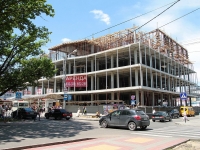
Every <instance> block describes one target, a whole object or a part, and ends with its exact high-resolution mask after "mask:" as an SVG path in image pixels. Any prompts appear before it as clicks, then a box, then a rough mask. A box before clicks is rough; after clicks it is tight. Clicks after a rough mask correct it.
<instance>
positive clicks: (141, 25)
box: [136, 0, 180, 30]
mask: <svg viewBox="0 0 200 150" xmlns="http://www.w3.org/2000/svg"><path fill="white" fill-rule="evenodd" d="M179 1H180V0H177V1H176V2H175V3H173V4H172V5H171V6H169V7H168V8H167V9H165V10H163V11H162V12H161V13H159V14H158V15H157V16H155V17H153V18H152V19H150V20H149V21H147V22H146V23H145V24H143V25H141V26H140V27H139V28H137V29H136V30H138V29H140V28H142V27H143V26H145V25H146V24H148V23H149V22H151V21H152V20H154V19H155V18H157V17H158V16H160V15H161V14H162V13H164V12H165V11H167V10H168V9H170V8H171V7H172V6H174V5H175V4H176V3H177V2H179Z"/></svg>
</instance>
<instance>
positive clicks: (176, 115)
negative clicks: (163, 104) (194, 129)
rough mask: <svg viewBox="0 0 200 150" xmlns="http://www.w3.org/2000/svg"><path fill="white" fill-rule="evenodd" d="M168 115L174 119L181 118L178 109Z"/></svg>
mask: <svg viewBox="0 0 200 150" xmlns="http://www.w3.org/2000/svg"><path fill="white" fill-rule="evenodd" d="M168 113H169V114H170V115H171V116H172V118H179V117H180V114H179V111H178V109H172V110H170V111H168Z"/></svg>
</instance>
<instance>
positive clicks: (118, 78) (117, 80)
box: [117, 72, 119, 88]
mask: <svg viewBox="0 0 200 150" xmlns="http://www.w3.org/2000/svg"><path fill="white" fill-rule="evenodd" d="M117 88H119V72H117Z"/></svg>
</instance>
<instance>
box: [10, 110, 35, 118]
mask: <svg viewBox="0 0 200 150" xmlns="http://www.w3.org/2000/svg"><path fill="white" fill-rule="evenodd" d="M37 114H38V113H37V112H35V111H34V110H33V109H32V108H18V110H15V111H13V112H12V117H13V118H19V119H26V118H32V119H34V120H35V119H36V117H37Z"/></svg>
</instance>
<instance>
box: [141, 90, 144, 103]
mask: <svg viewBox="0 0 200 150" xmlns="http://www.w3.org/2000/svg"><path fill="white" fill-rule="evenodd" d="M141 105H142V106H144V91H141Z"/></svg>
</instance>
